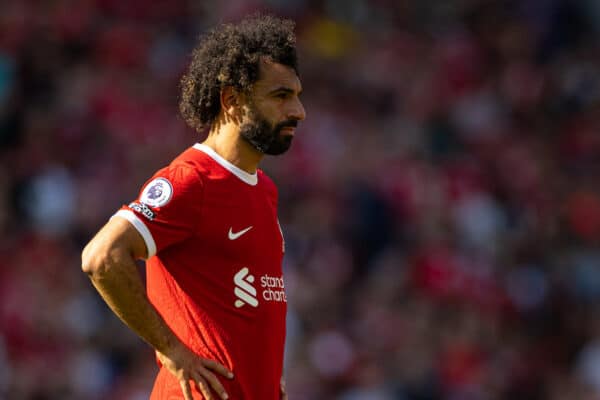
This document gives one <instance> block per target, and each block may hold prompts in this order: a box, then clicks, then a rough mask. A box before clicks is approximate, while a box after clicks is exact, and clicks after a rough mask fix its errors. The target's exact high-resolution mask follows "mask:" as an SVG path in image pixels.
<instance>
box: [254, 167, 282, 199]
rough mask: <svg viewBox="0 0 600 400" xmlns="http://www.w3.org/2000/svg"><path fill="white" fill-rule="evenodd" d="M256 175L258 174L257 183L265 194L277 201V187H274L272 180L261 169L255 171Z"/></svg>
mask: <svg viewBox="0 0 600 400" xmlns="http://www.w3.org/2000/svg"><path fill="white" fill-rule="evenodd" d="M257 174H258V182H259V185H261V187H262V189H263V190H264V191H265V192H267V193H268V194H269V195H270V196H272V197H274V198H275V199H277V196H278V192H277V185H275V182H273V180H272V179H271V178H270V177H269V176H268V175H267V174H266V173H265V172H264V171H262V170H261V169H259V170H258V171H257Z"/></svg>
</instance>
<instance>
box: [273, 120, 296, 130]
mask: <svg viewBox="0 0 600 400" xmlns="http://www.w3.org/2000/svg"><path fill="white" fill-rule="evenodd" d="M297 126H298V120H295V119H288V120H287V121H283V122H280V123H278V124H277V125H276V126H275V130H276V131H280V130H282V129H283V128H296V127H297Z"/></svg>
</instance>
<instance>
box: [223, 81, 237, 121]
mask: <svg viewBox="0 0 600 400" xmlns="http://www.w3.org/2000/svg"><path fill="white" fill-rule="evenodd" d="M239 96H240V94H239V93H238V91H237V90H235V89H234V88H233V86H225V87H224V88H222V89H221V109H222V110H223V111H224V112H225V114H227V115H229V116H233V115H235V113H236V108H238V107H239V105H240V99H239Z"/></svg>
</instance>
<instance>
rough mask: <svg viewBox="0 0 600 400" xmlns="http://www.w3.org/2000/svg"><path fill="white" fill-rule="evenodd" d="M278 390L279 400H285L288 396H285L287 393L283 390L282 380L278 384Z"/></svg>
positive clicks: (283, 383)
mask: <svg viewBox="0 0 600 400" xmlns="http://www.w3.org/2000/svg"><path fill="white" fill-rule="evenodd" d="M279 390H280V392H281V396H280V398H281V400H287V398H288V396H287V392H286V390H285V381H284V380H283V379H282V380H281V383H280V384H279Z"/></svg>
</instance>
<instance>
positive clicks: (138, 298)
mask: <svg viewBox="0 0 600 400" xmlns="http://www.w3.org/2000/svg"><path fill="white" fill-rule="evenodd" d="M293 28H294V26H293V23H292V22H290V21H285V20H280V19H277V18H274V17H269V16H253V17H250V18H247V19H245V20H244V21H242V22H241V23H239V24H237V25H231V24H227V25H223V26H221V27H219V28H217V29H215V30H213V31H212V32H210V33H209V34H208V35H206V36H205V37H204V38H203V39H202V40H201V42H200V44H199V46H198V47H197V48H196V49H195V50H194V52H193V55H192V56H193V57H192V58H193V59H192V62H191V65H190V68H189V71H188V73H187V74H186V75H185V76H184V77H183V79H182V88H183V91H182V99H181V103H180V110H181V112H182V115H183V116H184V118H185V119H186V121H187V122H188V123H189V124H190V125H191V126H192V127H193V128H195V129H196V130H198V131H201V130H203V129H204V128H208V136H207V138H206V140H205V141H204V142H203V143H202V144H199V143H197V144H195V145H194V146H192V147H191V148H189V149H187V150H186V151H184V152H183V153H182V154H181V155H179V156H178V157H177V158H175V160H173V161H172V162H171V164H170V165H169V166H167V167H165V168H163V169H161V170H159V171H158V172H156V174H154V176H153V177H152V178H151V179H150V180H149V181H148V182H147V183H146V184H145V185H144V187H143V188H142V190H141V192H140V195H139V197H138V199H137V200H135V201H134V202H132V203H131V204H129V206H124V207H122V208H121V209H120V210H119V211H118V212H117V213H116V214H115V215H114V216H113V218H111V219H110V221H109V222H108V223H107V224H106V225H105V226H104V227H103V228H102V229H101V230H100V231H99V232H98V234H97V235H96V236H95V237H94V239H93V240H92V241H91V242H90V243H89V244H88V245H87V246H86V248H85V249H84V251H83V255H82V259H83V260H82V262H83V264H82V265H83V267H82V268H83V270H84V271H85V272H86V273H87V274H88V275H89V276H90V278H91V280H92V283H93V284H94V286H95V287H96V289H97V290H98V292H99V293H100V295H101V296H102V297H103V298H104V300H105V301H106V303H107V304H108V305H109V306H110V307H111V309H112V310H113V311H114V312H115V314H117V315H118V316H119V318H121V319H122V320H123V322H125V324H127V325H128V326H129V327H130V328H131V329H132V330H133V331H135V332H136V333H137V334H138V335H139V336H141V337H142V338H143V339H144V340H145V341H146V342H148V343H149V344H150V345H151V346H152V347H153V348H154V349H155V350H156V355H157V359H158V361H159V364H160V366H161V367H160V371H159V373H158V375H157V378H156V381H155V383H154V388H153V390H152V394H151V399H153V400H160V399H165V400H171V399H182V398H185V399H186V400H192V399H202V398H204V399H217V398H219V397H220V398H222V399H226V398H231V399H244V400H271V399H272V400H275V399H280V398H287V397H286V395H285V390H284V384H283V377H282V364H283V347H284V340H285V313H286V303H285V302H286V299H285V293H284V288H283V279H282V271H281V260H282V257H283V252H284V242H283V236H282V233H281V229H280V227H279V222H278V220H277V190H276V188H275V186H274V184H273V182H272V181H271V180H270V179H269V178H268V177H267V176H266V175H265V174H264V173H263V172H262V171H260V170H258V169H257V168H258V164H259V162H260V161H261V159H262V158H263V157H264V155H265V154H281V153H283V152H285V151H286V150H287V149H288V148H289V146H290V144H291V142H292V139H293V137H294V131H295V127H296V125H297V123H298V121H301V120H303V119H304V117H305V113H304V108H303V106H302V103H301V102H300V100H299V98H298V96H299V94H300V92H301V90H302V88H301V84H300V81H299V79H298V75H297V62H296V50H295V37H294V33H293ZM137 258H146V259H147V262H146V272H147V288H146V289H145V288H144V286H143V283H142V280H141V279H140V276H139V274H138V271H137V269H136V263H135V260H136V259H137ZM146 291H147V293H146ZM217 396H218V397H217Z"/></svg>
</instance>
